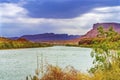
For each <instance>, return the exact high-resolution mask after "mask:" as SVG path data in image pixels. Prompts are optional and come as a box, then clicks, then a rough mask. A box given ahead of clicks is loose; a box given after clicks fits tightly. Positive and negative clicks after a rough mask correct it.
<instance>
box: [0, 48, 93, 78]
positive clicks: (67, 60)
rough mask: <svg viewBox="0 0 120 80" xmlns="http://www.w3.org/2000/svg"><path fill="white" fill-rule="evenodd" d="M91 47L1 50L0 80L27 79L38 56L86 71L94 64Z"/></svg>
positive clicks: (53, 63) (54, 62)
mask: <svg viewBox="0 0 120 80" xmlns="http://www.w3.org/2000/svg"><path fill="white" fill-rule="evenodd" d="M90 52H91V49H90V48H80V47H65V46H54V47H47V48H29V49H15V50H0V80H25V78H26V76H27V75H30V74H34V71H35V69H36V66H37V56H38V57H39V58H38V59H39V60H40V61H41V55H43V60H44V63H49V64H52V65H56V64H57V65H59V66H60V67H62V68H64V67H65V66H68V65H71V66H74V68H76V69H77V70H81V71H82V72H86V71H87V70H88V69H89V68H90V66H92V58H91V57H90Z"/></svg>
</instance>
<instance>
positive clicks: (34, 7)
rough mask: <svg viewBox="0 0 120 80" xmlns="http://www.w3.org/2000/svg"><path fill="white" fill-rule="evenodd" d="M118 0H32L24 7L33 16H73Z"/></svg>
mask: <svg viewBox="0 0 120 80" xmlns="http://www.w3.org/2000/svg"><path fill="white" fill-rule="evenodd" d="M119 4H120V3H119V0H116V1H114V3H113V0H61V1H60V0H56V1H55V0H50V1H49V0H45V1H37V2H36V1H33V2H29V3H28V4H26V5H25V6H24V7H25V8H27V9H28V11H29V12H30V13H29V16H31V17H35V18H74V17H77V16H79V15H81V14H84V13H86V12H88V11H89V10H91V9H92V8H94V7H103V6H114V5H115V6H116V5H119Z"/></svg>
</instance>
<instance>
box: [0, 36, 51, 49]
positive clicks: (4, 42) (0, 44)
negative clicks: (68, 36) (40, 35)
mask: <svg viewBox="0 0 120 80" xmlns="http://www.w3.org/2000/svg"><path fill="white" fill-rule="evenodd" d="M48 46H52V45H51V44H46V43H36V42H31V41H28V40H26V39H24V38H20V39H17V40H11V39H8V38H3V37H1V38H0V49H15V48H34V47H48Z"/></svg>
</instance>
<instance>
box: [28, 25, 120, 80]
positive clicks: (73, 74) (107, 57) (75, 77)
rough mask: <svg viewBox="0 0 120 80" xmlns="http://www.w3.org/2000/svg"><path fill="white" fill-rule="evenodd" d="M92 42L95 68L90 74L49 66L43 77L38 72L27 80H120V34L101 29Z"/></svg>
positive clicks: (111, 30)
mask: <svg viewBox="0 0 120 80" xmlns="http://www.w3.org/2000/svg"><path fill="white" fill-rule="evenodd" d="M92 41H93V42H91V43H93V44H92V48H93V51H92V52H91V57H93V58H94V61H93V64H94V67H92V68H91V69H90V70H89V72H88V73H81V72H80V71H78V70H76V69H74V67H71V66H68V67H66V68H65V69H62V68H60V67H59V66H52V65H48V66H47V67H46V71H45V72H44V73H42V76H40V74H39V73H40V72H39V73H38V71H39V70H38V71H37V73H36V74H35V75H34V76H31V77H26V80H120V50H119V48H120V46H119V44H120V37H119V34H117V33H116V32H115V31H114V29H113V28H112V27H110V28H109V29H108V30H107V31H106V30H104V29H103V27H99V28H98V37H97V38H95V39H93V40H92ZM91 43H90V44H91Z"/></svg>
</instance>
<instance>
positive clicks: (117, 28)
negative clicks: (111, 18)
mask: <svg viewBox="0 0 120 80" xmlns="http://www.w3.org/2000/svg"><path fill="white" fill-rule="evenodd" d="M100 26H102V27H103V28H104V29H105V30H107V29H109V27H113V29H114V30H115V31H116V32H118V33H120V23H96V24H94V25H93V29H91V30H90V31H88V32H87V33H86V34H85V35H83V36H82V37H81V38H94V37H96V36H97V34H98V32H97V28H98V27H100Z"/></svg>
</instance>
